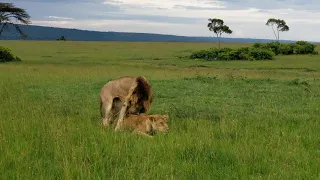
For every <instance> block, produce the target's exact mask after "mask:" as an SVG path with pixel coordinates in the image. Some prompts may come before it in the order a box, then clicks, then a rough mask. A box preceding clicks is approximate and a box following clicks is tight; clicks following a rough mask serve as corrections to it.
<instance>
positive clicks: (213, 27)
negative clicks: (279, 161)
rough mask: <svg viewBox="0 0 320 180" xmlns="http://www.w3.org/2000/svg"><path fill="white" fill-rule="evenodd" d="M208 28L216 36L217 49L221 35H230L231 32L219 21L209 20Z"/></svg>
mask: <svg viewBox="0 0 320 180" xmlns="http://www.w3.org/2000/svg"><path fill="white" fill-rule="evenodd" d="M208 28H209V30H210V31H213V32H214V33H215V34H216V35H217V38H218V42H219V49H220V38H221V35H222V34H223V33H226V34H232V30H231V29H230V28H229V27H228V26H227V25H224V22H223V20H221V19H209V23H208Z"/></svg>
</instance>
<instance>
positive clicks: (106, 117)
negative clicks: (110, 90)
mask: <svg viewBox="0 0 320 180" xmlns="http://www.w3.org/2000/svg"><path fill="white" fill-rule="evenodd" d="M111 109H112V104H110V103H109V104H107V105H106V107H105V111H104V118H103V121H102V125H103V126H104V127H108V126H109V125H110V124H111V121H112V117H111Z"/></svg>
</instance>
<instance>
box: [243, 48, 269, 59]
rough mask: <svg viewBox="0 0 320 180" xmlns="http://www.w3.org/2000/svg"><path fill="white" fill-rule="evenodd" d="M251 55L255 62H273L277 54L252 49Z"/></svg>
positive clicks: (266, 50) (267, 50)
mask: <svg viewBox="0 0 320 180" xmlns="http://www.w3.org/2000/svg"><path fill="white" fill-rule="evenodd" d="M249 55H250V56H251V57H252V58H253V59H254V60H272V59H274V56H275V53H274V52H272V51H271V50H269V49H262V48H251V49H250V52H249Z"/></svg>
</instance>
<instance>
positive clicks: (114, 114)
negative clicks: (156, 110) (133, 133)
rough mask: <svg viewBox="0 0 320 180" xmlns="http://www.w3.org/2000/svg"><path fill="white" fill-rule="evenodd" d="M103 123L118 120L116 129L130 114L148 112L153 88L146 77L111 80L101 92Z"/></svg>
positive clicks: (107, 124)
mask: <svg viewBox="0 0 320 180" xmlns="http://www.w3.org/2000/svg"><path fill="white" fill-rule="evenodd" d="M99 98H100V114H101V116H102V117H103V125H104V126H109V125H110V124H112V123H114V121H116V120H117V126H116V130H118V129H119V128H120V126H121V123H122V122H123V118H124V116H126V115H128V114H140V113H147V112H148V111H149V110H150V108H151V103H152V90H151V85H150V83H149V82H148V81H147V79H146V78H145V77H142V76H139V77H122V78H119V79H115V80H112V81H109V82H108V83H107V84H105V85H104V86H103V88H102V89H101V92H100V94H99Z"/></svg>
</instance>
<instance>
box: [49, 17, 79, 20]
mask: <svg viewBox="0 0 320 180" xmlns="http://www.w3.org/2000/svg"><path fill="white" fill-rule="evenodd" d="M47 18H50V19H58V20H74V18H70V17H60V16H47Z"/></svg>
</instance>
